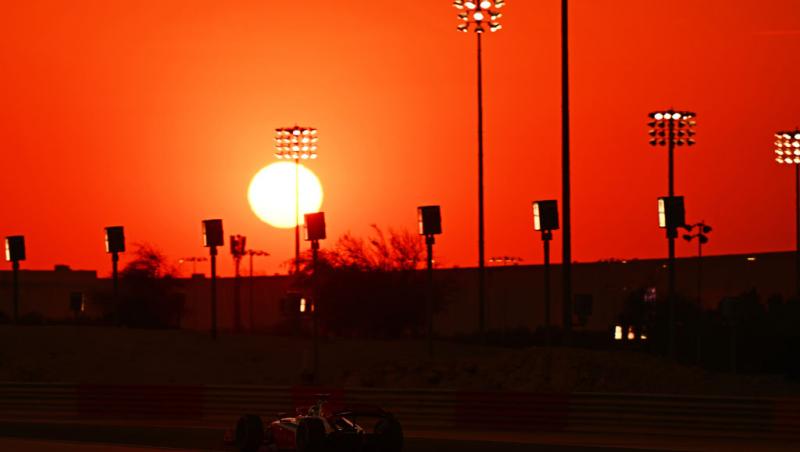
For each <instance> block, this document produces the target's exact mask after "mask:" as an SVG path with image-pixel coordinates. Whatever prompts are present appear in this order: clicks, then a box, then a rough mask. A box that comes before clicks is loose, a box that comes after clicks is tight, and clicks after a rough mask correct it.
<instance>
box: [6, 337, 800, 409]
mask: <svg viewBox="0 0 800 452" xmlns="http://www.w3.org/2000/svg"><path fill="white" fill-rule="evenodd" d="M309 350H310V341H308V340H307V339H305V338H291V337H270V336H246V335H238V336H234V335H222V336H220V338H219V339H218V340H216V341H214V340H212V339H211V338H210V337H208V336H207V335H204V334H200V333H195V332H189V331H163V330H133V329H125V328H100V327H74V326H36V327H33V326H7V325H6V326H0V380H4V381H26V382H82V383H140V384H298V383H301V382H302V381H303V379H302V374H303V370H304V369H305V368H307V367H308V363H309V362H310V353H309ZM320 352H321V354H320V356H321V358H320V359H321V380H322V382H323V383H326V384H335V385H346V386H366V387H390V388H412V387H413V388H426V387H428V388H464V389H482V390H483V389H487V390H493V389H502V390H526V391H558V392H563V391H591V392H646V393H672V394H680V393H687V394H727V395H770V394H800V385H797V384H791V383H789V382H786V381H784V379H783V378H782V377H779V376H733V375H724V374H712V373H708V372H705V371H702V370H700V369H694V368H689V367H683V366H679V365H676V364H672V363H669V362H667V361H665V360H663V359H660V358H657V357H653V356H649V355H646V354H642V353H636V352H628V351H590V350H578V349H559V348H556V349H553V350H552V351H547V350H545V349H544V348H539V347H532V348H528V349H523V350H510V349H503V348H492V347H481V346H474V345H465V344H456V343H450V342H437V343H436V344H435V355H434V358H432V359H431V358H429V357H428V355H427V349H426V344H425V343H424V342H422V341H354V340H344V339H336V340H327V341H324V342H323V343H322V344H321V348H320ZM548 369H549V371H548ZM548 375H549V378H548Z"/></svg>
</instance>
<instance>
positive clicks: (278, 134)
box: [275, 126, 318, 160]
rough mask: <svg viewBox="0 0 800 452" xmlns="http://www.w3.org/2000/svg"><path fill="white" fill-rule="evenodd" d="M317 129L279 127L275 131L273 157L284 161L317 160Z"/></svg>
mask: <svg viewBox="0 0 800 452" xmlns="http://www.w3.org/2000/svg"><path fill="white" fill-rule="evenodd" d="M317 140H318V138H317V129H314V128H312V127H300V126H294V127H281V128H278V129H275V157H277V158H278V159H281V160H282V159H286V160H308V159H315V158H317Z"/></svg>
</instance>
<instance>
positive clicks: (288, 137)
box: [275, 125, 319, 273]
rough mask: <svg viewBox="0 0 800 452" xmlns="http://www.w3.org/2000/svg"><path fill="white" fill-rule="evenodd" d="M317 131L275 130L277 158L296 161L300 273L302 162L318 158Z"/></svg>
mask: <svg viewBox="0 0 800 452" xmlns="http://www.w3.org/2000/svg"><path fill="white" fill-rule="evenodd" d="M318 140H319V138H318V137H317V129H315V128H312V127H300V126H297V125H295V126H294V127H282V128H278V129H275V157H276V158H277V159H278V160H294V220H295V226H294V271H295V273H299V272H300V160H314V159H316V158H317V141H318Z"/></svg>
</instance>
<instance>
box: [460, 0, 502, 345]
mask: <svg viewBox="0 0 800 452" xmlns="http://www.w3.org/2000/svg"><path fill="white" fill-rule="evenodd" d="M505 3H506V2H505V1H503V0H495V1H490V0H480V1H470V0H455V1H454V2H453V6H455V7H456V8H457V9H458V10H460V11H461V12H459V13H458V18H459V19H461V20H462V21H463V23H462V24H460V25H459V26H458V30H459V31H462V32H464V33H467V32H469V31H470V29H472V31H474V32H475V36H476V38H477V41H478V325H479V329H480V332H481V334H482V335H483V334H484V333H485V330H486V259H485V250H484V236H485V231H484V219H483V216H484V213H483V212H484V206H483V61H482V54H481V36H482V35H483V32H484V31H486V27H488V29H489V31H491V32H495V31H497V30H500V29H501V28H502V26H501V25H500V23H499V22H497V20H498V19H499V18H500V17H501V16H502V13H500V12H499V11H498V10H499V9H500V8H502V7H503V6H505Z"/></svg>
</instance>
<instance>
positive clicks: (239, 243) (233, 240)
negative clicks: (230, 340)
mask: <svg viewBox="0 0 800 452" xmlns="http://www.w3.org/2000/svg"><path fill="white" fill-rule="evenodd" d="M246 244H247V237H245V236H243V235H238V234H237V235H232V236H231V237H230V247H231V256H233V266H234V271H235V273H234V285H233V330H234V331H235V332H237V333H241V331H242V297H241V283H242V279H241V277H240V274H239V266H240V265H241V263H242V257H244V255H245V250H246V249H247V247H246Z"/></svg>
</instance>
